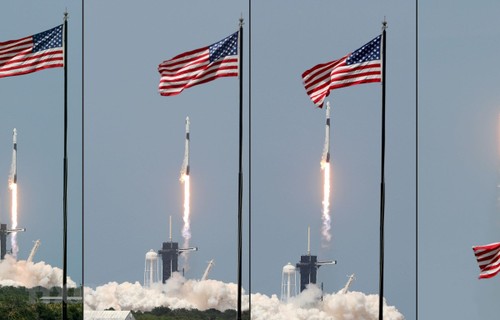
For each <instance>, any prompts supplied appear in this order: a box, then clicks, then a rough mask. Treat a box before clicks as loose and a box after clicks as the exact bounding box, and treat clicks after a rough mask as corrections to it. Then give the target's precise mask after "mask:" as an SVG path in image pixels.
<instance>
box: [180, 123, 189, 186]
mask: <svg viewBox="0 0 500 320" xmlns="http://www.w3.org/2000/svg"><path fill="white" fill-rule="evenodd" d="M181 175H187V176H188V175H189V117H186V142H185V147H184V161H183V162H182V169H181Z"/></svg>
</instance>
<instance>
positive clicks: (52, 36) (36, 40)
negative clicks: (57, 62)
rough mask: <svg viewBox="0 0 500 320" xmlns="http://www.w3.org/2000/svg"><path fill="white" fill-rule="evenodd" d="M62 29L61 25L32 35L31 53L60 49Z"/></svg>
mask: <svg viewBox="0 0 500 320" xmlns="http://www.w3.org/2000/svg"><path fill="white" fill-rule="evenodd" d="M62 29H63V25H62V24H61V25H59V26H57V27H55V28H52V29H50V30H47V31H44V32H40V33H37V34H35V35H33V52H38V51H42V50H47V49H52V48H60V47H62Z"/></svg>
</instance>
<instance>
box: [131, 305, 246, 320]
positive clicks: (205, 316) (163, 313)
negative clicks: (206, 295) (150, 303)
mask: <svg viewBox="0 0 500 320" xmlns="http://www.w3.org/2000/svg"><path fill="white" fill-rule="evenodd" d="M132 314H133V315H134V317H135V319H136V320H234V319H236V310H226V311H223V312H222V311H218V310H215V309H208V310H205V311H200V310H195V309H193V310H186V309H174V310H172V309H169V308H167V307H158V308H154V309H153V310H151V311H150V312H141V311H137V312H132ZM242 319H243V320H249V319H250V317H249V315H248V311H246V312H243V314H242Z"/></svg>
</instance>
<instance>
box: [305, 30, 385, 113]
mask: <svg viewBox="0 0 500 320" xmlns="http://www.w3.org/2000/svg"><path fill="white" fill-rule="evenodd" d="M381 39H382V35H380V36H378V37H376V38H375V39H373V40H372V41H370V42H368V43H367V44H365V45H364V46H362V47H361V48H359V49H357V50H356V51H354V52H352V53H349V54H348V55H346V56H344V57H342V58H340V59H338V60H335V61H331V62H327V63H322V64H318V65H316V66H314V67H312V68H311V69H309V70H306V71H305V72H304V73H303V74H302V80H303V82H304V87H305V88H306V91H307V94H308V95H309V97H310V98H311V100H312V101H313V102H314V104H315V105H316V106H318V107H320V108H321V107H323V101H324V100H325V98H326V97H327V96H328V95H329V94H330V90H333V89H338V88H343V87H348V86H352V85H355V84H360V83H367V82H380V81H382V60H381V59H380V53H381V50H380V47H381V45H380V42H381Z"/></svg>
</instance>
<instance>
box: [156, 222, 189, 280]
mask: <svg viewBox="0 0 500 320" xmlns="http://www.w3.org/2000/svg"><path fill="white" fill-rule="evenodd" d="M184 251H198V247H189V248H179V243H178V242H173V241H172V217H170V240H169V241H168V242H163V244H162V247H161V249H160V250H158V254H160V255H161V260H162V283H165V282H166V281H167V280H168V279H169V278H170V277H171V276H172V273H173V272H177V271H179V270H178V261H179V254H180V253H182V252H184Z"/></svg>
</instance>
